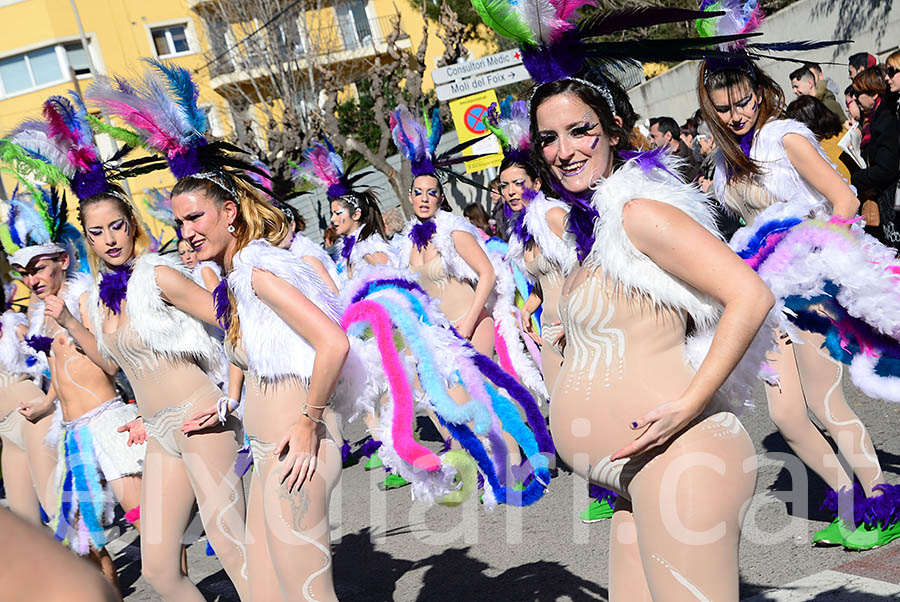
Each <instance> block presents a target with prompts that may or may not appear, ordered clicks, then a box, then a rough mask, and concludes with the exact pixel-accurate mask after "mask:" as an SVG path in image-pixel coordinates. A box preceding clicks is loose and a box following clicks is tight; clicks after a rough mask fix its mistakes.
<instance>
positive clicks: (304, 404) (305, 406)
mask: <svg viewBox="0 0 900 602" xmlns="http://www.w3.org/2000/svg"><path fill="white" fill-rule="evenodd" d="M330 405H331V404H330V403H326V404H325V405H323V406H314V405H313V404H311V403H306V402H305V401H304V402H303V407H304V408H312V409H314V410H324V409H325V408H327V407H328V406H330Z"/></svg>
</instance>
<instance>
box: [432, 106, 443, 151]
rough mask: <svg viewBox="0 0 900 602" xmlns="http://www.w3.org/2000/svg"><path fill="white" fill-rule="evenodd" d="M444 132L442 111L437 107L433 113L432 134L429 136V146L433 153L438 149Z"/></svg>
mask: <svg viewBox="0 0 900 602" xmlns="http://www.w3.org/2000/svg"><path fill="white" fill-rule="evenodd" d="M443 133H444V125H443V124H442V123H441V112H440V111H438V110H437V109H435V110H434V112H433V113H432V114H431V136H430V137H429V138H428V148H430V149H431V152H432V154H434V151H435V149H437V145H438V143H439V142H440V141H441V135H442V134H443Z"/></svg>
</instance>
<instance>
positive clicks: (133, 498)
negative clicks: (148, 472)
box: [109, 476, 141, 533]
mask: <svg viewBox="0 0 900 602" xmlns="http://www.w3.org/2000/svg"><path fill="white" fill-rule="evenodd" d="M109 488H110V489H112V492H113V495H114V496H115V498H116V501H117V502H119V505H120V506H121V507H122V510H124V511H125V513H126V514H128V513H129V512H131V511H132V510H134V509H135V508H137V507H138V506H140V505H141V477H137V476H130V477H122V478H121V479H116V480H114V481H110V482H109ZM131 524H132V525H134V528H135V529H137V530H138V533H140V532H141V521H140V520H136V521H133V522H132V523H131Z"/></svg>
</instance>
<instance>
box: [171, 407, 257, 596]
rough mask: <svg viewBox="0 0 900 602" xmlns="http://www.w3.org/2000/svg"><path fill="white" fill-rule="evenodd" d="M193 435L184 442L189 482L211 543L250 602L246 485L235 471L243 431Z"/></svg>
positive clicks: (231, 419)
mask: <svg viewBox="0 0 900 602" xmlns="http://www.w3.org/2000/svg"><path fill="white" fill-rule="evenodd" d="M229 421H233V422H234V423H233V424H228V423H226V425H225V426H226V427H231V428H221V429H220V430H218V431H215V432H206V433H200V434H197V435H191V436H190V437H187V438H186V440H182V442H181V451H182V458H183V460H184V464H185V466H186V467H187V474H188V479H190V482H191V485H192V487H193V490H194V495H195V496H196V497H197V505H198V507H199V509H200V518H201V519H202V520H203V527H204V529H206V536H207V537H208V538H209V543H210V545H212V547H213V549H214V550H215V551H216V556H217V557H218V558H219V561H220V562H221V563H222V566H223V567H224V569H225V572H226V573H228V577H229V578H230V579H231V582H232V583H233V584H234V587H235V589H236V590H237V592H238V595H239V596H240V598H241V599H242V600H248V599H249V592H248V585H247V566H246V554H245V550H244V531H245V523H244V520H245V515H246V508H245V504H244V483H243V481H242V480H241V478H240V477H239V476H237V473H235V471H234V463H235V459H236V458H237V452H238V450H239V449H240V445H239V443H240V442H239V440H238V437H239V433H240V432H241V431H240V428H239V426H238V424H237V418H234V417H232V418H230V419H229Z"/></svg>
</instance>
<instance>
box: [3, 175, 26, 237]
mask: <svg viewBox="0 0 900 602" xmlns="http://www.w3.org/2000/svg"><path fill="white" fill-rule="evenodd" d="M16 189H17V190H18V186H16ZM15 194H16V193H15V192H13V197H15ZM18 217H19V207H18V205H17V204H16V203H10V205H9V214H8V216H7V218H6V225H7V227H8V228H9V238H10V240H12V241H13V244H14V245H16V246H17V247H19V248H22V247H24V246H25V243H24V242H23V241H22V239H21V238H19V227H18Z"/></svg>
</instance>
